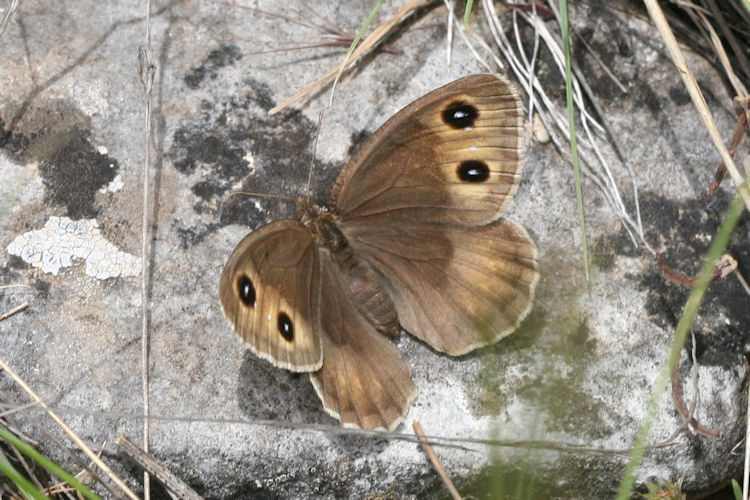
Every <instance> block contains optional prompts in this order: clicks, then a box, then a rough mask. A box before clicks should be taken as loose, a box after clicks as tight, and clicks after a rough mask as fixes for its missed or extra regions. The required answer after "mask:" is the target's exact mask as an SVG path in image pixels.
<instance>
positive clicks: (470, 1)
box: [464, 0, 474, 29]
mask: <svg viewBox="0 0 750 500" xmlns="http://www.w3.org/2000/svg"><path fill="white" fill-rule="evenodd" d="M473 5H474V0H467V2H466V10H464V26H466V29H468V28H469V19H471V8H472V6H473Z"/></svg>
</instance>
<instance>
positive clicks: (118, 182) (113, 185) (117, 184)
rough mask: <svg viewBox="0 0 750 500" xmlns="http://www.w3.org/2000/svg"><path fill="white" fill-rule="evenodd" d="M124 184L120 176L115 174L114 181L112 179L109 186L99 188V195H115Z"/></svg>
mask: <svg viewBox="0 0 750 500" xmlns="http://www.w3.org/2000/svg"><path fill="white" fill-rule="evenodd" d="M123 186H124V184H123V183H122V176H121V175H120V174H117V175H116V176H115V178H114V179H112V180H111V181H110V182H109V184H107V185H106V186H104V187H102V188H99V192H100V193H116V192H118V191H119V190H121V189H122V187H123Z"/></svg>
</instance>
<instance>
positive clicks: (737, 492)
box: [732, 0, 747, 500]
mask: <svg viewBox="0 0 750 500" xmlns="http://www.w3.org/2000/svg"><path fill="white" fill-rule="evenodd" d="M745 1H747V0H745ZM732 492H734V498H735V500H742V486H740V483H738V482H737V481H735V480H734V479H732Z"/></svg>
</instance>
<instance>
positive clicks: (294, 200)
mask: <svg viewBox="0 0 750 500" xmlns="http://www.w3.org/2000/svg"><path fill="white" fill-rule="evenodd" d="M240 195H242V196H254V197H258V198H276V199H278V200H287V201H292V202H295V203H296V202H297V200H296V199H294V198H292V197H291V196H284V195H283V194H266V193H251V192H249V191H235V192H233V193H229V197H230V198H231V197H232V196H240Z"/></svg>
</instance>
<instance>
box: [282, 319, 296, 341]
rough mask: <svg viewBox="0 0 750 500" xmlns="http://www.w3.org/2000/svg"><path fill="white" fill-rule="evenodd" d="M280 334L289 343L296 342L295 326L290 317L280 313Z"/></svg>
mask: <svg viewBox="0 0 750 500" xmlns="http://www.w3.org/2000/svg"><path fill="white" fill-rule="evenodd" d="M279 333H280V334H281V336H282V337H284V340H286V341H287V342H291V341H292V340H294V325H293V324H292V320H291V319H290V318H289V316H287V314H286V313H284V312H280V313H279Z"/></svg>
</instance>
